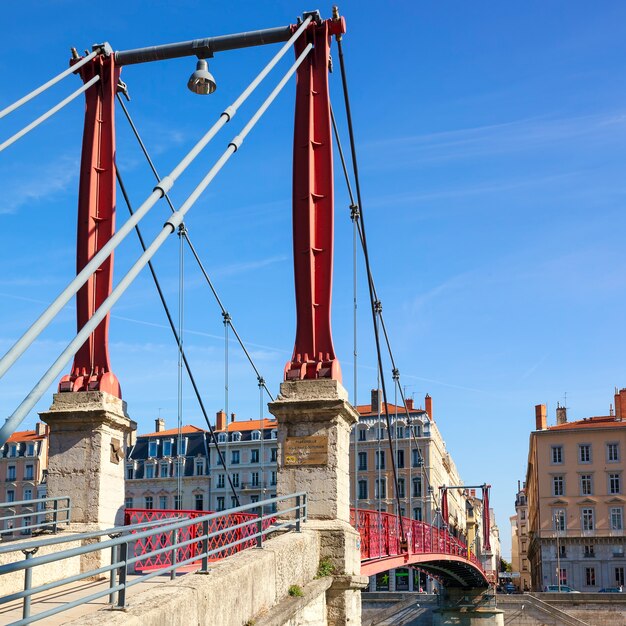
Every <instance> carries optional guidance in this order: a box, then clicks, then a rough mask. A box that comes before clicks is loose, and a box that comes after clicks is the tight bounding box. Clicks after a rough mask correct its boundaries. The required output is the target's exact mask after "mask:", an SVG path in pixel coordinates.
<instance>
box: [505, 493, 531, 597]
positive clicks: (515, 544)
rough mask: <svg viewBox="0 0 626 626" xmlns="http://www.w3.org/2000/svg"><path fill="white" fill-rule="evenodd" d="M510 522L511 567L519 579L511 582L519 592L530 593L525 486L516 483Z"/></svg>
mask: <svg viewBox="0 0 626 626" xmlns="http://www.w3.org/2000/svg"><path fill="white" fill-rule="evenodd" d="M510 522H511V567H512V569H513V571H514V572H518V573H519V578H514V579H513V580H512V582H513V584H514V585H515V586H516V587H517V590H518V591H520V592H523V591H530V590H531V588H532V582H531V577H530V563H529V561H528V545H529V542H530V538H529V535H528V502H527V500H526V484H525V483H524V485H523V486H522V485H520V482H519V481H518V482H517V493H516V494H515V515H513V516H511V517H510Z"/></svg>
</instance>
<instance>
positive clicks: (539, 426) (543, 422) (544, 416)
mask: <svg viewBox="0 0 626 626" xmlns="http://www.w3.org/2000/svg"><path fill="white" fill-rule="evenodd" d="M547 427H548V411H547V409H546V405H545V404H536V405H535V430H545V429H546V428H547Z"/></svg>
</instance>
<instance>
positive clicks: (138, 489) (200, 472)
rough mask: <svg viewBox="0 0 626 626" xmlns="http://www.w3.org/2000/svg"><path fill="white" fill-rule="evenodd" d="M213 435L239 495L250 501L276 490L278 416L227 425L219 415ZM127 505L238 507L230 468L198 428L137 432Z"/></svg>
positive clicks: (161, 423)
mask: <svg viewBox="0 0 626 626" xmlns="http://www.w3.org/2000/svg"><path fill="white" fill-rule="evenodd" d="M214 430H215V435H216V437H217V440H218V444H219V447H220V450H221V453H222V455H223V458H224V461H225V464H226V469H227V471H228V474H230V478H231V481H232V483H233V486H234V487H235V490H236V492H237V494H238V496H239V504H240V505H244V504H249V503H251V502H258V501H259V500H262V499H266V498H270V497H273V496H275V494H276V461H277V452H278V445H277V441H276V421H275V420H269V419H264V420H262V421H261V420H248V421H237V420H236V416H235V414H234V413H233V414H232V415H231V421H230V422H229V423H227V420H226V414H225V413H224V411H219V412H218V413H217V415H216V423H215V429H214ZM125 505H126V508H145V509H182V510H196V511H207V510H212V511H222V510H224V509H227V508H232V507H235V506H237V502H236V499H235V496H234V495H233V493H232V489H231V486H230V483H229V481H228V478H227V476H226V471H225V470H224V467H223V466H222V464H221V462H220V459H219V455H218V453H217V449H216V446H215V443H214V442H213V439H212V437H211V435H210V433H209V431H208V430H204V429H202V428H199V427H197V426H190V425H187V426H183V427H182V429H181V432H180V436H179V431H178V428H172V429H169V430H166V429H165V420H163V419H157V420H156V430H155V431H154V432H152V433H147V434H143V435H138V436H137V441H136V443H135V444H134V446H133V447H132V448H131V450H130V452H129V454H128V459H127V463H126V503H125Z"/></svg>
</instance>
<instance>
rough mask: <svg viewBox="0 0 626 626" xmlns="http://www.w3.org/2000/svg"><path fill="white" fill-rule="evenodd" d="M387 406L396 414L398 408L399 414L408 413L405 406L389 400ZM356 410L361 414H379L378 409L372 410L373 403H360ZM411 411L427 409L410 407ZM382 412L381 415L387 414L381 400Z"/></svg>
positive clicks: (420, 411) (421, 411)
mask: <svg viewBox="0 0 626 626" xmlns="http://www.w3.org/2000/svg"><path fill="white" fill-rule="evenodd" d="M386 406H387V410H388V411H389V413H394V414H395V412H396V409H397V411H398V413H399V414H402V415H406V409H405V408H404V406H399V405H396V404H391V402H388V403H387V405H386ZM356 410H357V411H358V412H359V415H378V411H372V405H371V404H358V405H357V407H356ZM409 413H426V411H424V409H409ZM380 414H381V415H384V414H385V403H384V402H381V409H380Z"/></svg>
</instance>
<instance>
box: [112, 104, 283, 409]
mask: <svg viewBox="0 0 626 626" xmlns="http://www.w3.org/2000/svg"><path fill="white" fill-rule="evenodd" d="M116 95H117V101H118V102H119V103H120V106H121V107H122V111H124V115H125V116H126V119H127V120H128V123H129V125H130V128H131V130H132V131H133V134H134V135H135V139H137V142H138V143H139V147H140V148H141V151H142V152H143V154H144V156H145V157H146V160H147V161H148V165H149V166H150V169H151V170H152V173H153V174H154V177H155V178H156V179H157V181H158V182H161V177H160V176H159V173H158V172H157V169H156V167H155V165H154V162H153V161H152V159H151V158H150V154H149V153H148V149H147V148H146V145H145V144H144V142H143V140H142V139H141V136H140V135H139V131H138V130H137V127H136V126H135V123H134V122H133V119H132V117H131V116H130V113H129V111H128V109H127V108H126V105H125V104H124V101H123V100H122V98H121V96H120V94H119V93H118V94H116ZM165 200H166V201H167V203H168V205H169V207H170V210H171V211H172V213H174V212H175V211H176V209H175V208H174V205H173V204H172V201H171V200H170V197H169V195H168V194H165ZM183 237H184V238H185V241H186V242H187V245H188V246H189V249H190V250H191V253H192V254H193V256H194V259H195V260H196V263H197V264H198V267H199V268H200V271H201V272H202V275H203V276H204V278H205V280H206V281H207V283H208V285H209V288H210V289H211V292H212V293H213V296H214V297H215V300H216V301H217V304H218V306H219V307H220V309H221V311H222V316H224V315H226V314H227V311H226V308H225V307H224V305H223V304H222V301H221V299H220V297H219V295H218V294H217V290H216V289H215V286H214V285H213V281H212V280H211V278H210V277H209V274H208V272H207V271H206V269H205V267H204V265H203V263H202V261H201V260H200V257H199V256H198V253H197V251H196V248H195V247H194V245H193V244H192V243H191V239H189V231H188V230H187V229H185V231H184V233H183ZM229 317H230V316H229ZM229 325H230V327H231V329H232V331H233V333H234V335H235V337H236V338H237V341H238V342H239V345H240V346H241V349H242V350H243V352H244V354H245V355H246V357H247V359H248V361H249V362H250V365H251V366H252V369H253V370H254V372H255V374H256V377H257V381H258V382H259V384H262V385H263V388H264V389H265V391H266V392H267V395H268V396H269V398H270V400H271V401H272V402H273V401H274V396H272V394H271V393H270V390H269V389H268V388H267V385H266V384H265V381H264V378H263V376H261V374H260V373H259V370H258V369H257V367H256V365H255V364H254V361H253V360H252V357H251V356H250V353H249V352H248V350H247V348H246V346H245V345H244V343H243V340H242V339H241V337H240V336H239V333H238V332H237V329H236V328H235V327H234V325H233V322H232V318H230V320H229Z"/></svg>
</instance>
